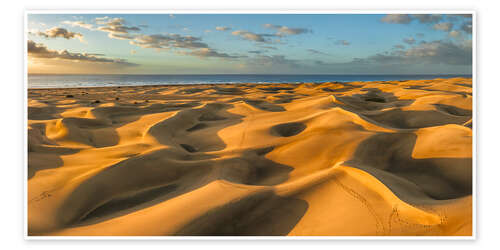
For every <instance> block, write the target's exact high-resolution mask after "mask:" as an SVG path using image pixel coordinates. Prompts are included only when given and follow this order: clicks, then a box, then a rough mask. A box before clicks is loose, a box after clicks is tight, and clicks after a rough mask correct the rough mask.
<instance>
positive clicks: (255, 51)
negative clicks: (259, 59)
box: [248, 50, 265, 54]
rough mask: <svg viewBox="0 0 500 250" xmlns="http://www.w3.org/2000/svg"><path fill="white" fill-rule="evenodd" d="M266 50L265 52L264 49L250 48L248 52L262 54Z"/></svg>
mask: <svg viewBox="0 0 500 250" xmlns="http://www.w3.org/2000/svg"><path fill="white" fill-rule="evenodd" d="M264 52H265V51H264V50H250V51H248V53H250V54H262V53H264Z"/></svg>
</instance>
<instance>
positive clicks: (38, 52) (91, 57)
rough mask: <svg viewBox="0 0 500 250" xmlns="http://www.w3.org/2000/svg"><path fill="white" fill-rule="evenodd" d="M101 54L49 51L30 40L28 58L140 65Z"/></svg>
mask: <svg viewBox="0 0 500 250" xmlns="http://www.w3.org/2000/svg"><path fill="white" fill-rule="evenodd" d="M101 56H102V55H101V54H89V53H72V52H69V51H67V50H62V51H57V50H51V49H48V48H47V47H46V46H45V45H43V44H41V43H35V42H34V41H32V40H28V57H31V58H43V59H60V60H67V61H74V62H93V63H106V64H115V65H121V66H137V65H138V64H135V63H130V62H127V61H126V60H124V59H112V58H105V57H101Z"/></svg>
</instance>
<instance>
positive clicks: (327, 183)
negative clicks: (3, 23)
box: [27, 78, 473, 236]
mask: <svg viewBox="0 0 500 250" xmlns="http://www.w3.org/2000/svg"><path fill="white" fill-rule="evenodd" d="M472 98H473V97H472V85H471V79H466V78H454V79H435V80H415V81H399V82H398V81H392V82H367V83H366V82H351V83H337V82H331V83H322V84H313V83H304V84H286V83H276V84H266V85H258V84H239V85H191V86H189V85H183V86H142V87H106V88H85V89H76V88H75V89H30V90H28V184H27V185H28V222H27V223H28V234H29V235H31V236H37V235H67V236H123V235H126V236H135V235H136V236H140V235H141V236H169V235H203V236H205V235H215V236H219V235H235V236H248V235H266V236H278V235H282V236H285V235H293V236H317V235H325V236H373V235H377V236H421V235H426V236H453V235H464V236H467V235H471V234H472V180H473V176H472V129H471V128H472V126H473V124H472Z"/></svg>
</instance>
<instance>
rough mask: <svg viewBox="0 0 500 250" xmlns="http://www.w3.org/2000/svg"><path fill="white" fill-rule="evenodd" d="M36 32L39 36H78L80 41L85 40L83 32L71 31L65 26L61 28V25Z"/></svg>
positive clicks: (69, 37)
mask: <svg viewBox="0 0 500 250" xmlns="http://www.w3.org/2000/svg"><path fill="white" fill-rule="evenodd" d="M36 34H37V35H38V36H43V37H45V38H56V37H60V38H65V39H73V38H77V39H79V40H80V41H83V35H82V34H80V33H76V32H71V31H68V30H67V29H65V28H59V27H53V28H51V29H48V30H45V31H43V32H42V31H38V32H36Z"/></svg>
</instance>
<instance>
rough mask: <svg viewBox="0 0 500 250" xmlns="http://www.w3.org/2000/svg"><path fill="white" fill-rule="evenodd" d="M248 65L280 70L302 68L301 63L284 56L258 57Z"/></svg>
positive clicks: (248, 62)
mask: <svg viewBox="0 0 500 250" xmlns="http://www.w3.org/2000/svg"><path fill="white" fill-rule="evenodd" d="M247 64H248V65H250V66H253V67H258V68H266V69H271V68H272V67H278V68H300V67H301V65H300V64H299V61H297V60H293V59H288V58H286V56H284V55H271V56H267V55H258V56H256V57H254V58H251V59H250V60H248V61H247Z"/></svg>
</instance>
